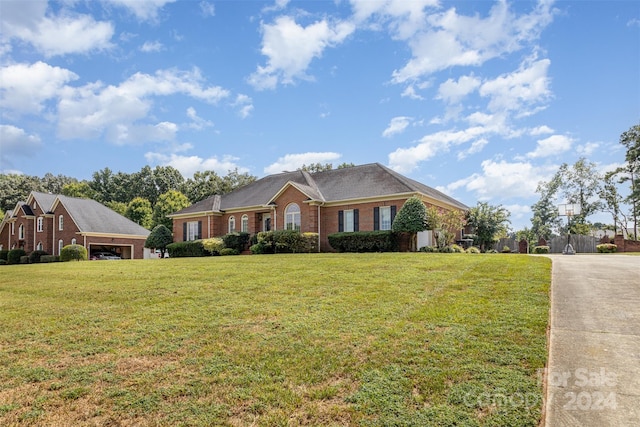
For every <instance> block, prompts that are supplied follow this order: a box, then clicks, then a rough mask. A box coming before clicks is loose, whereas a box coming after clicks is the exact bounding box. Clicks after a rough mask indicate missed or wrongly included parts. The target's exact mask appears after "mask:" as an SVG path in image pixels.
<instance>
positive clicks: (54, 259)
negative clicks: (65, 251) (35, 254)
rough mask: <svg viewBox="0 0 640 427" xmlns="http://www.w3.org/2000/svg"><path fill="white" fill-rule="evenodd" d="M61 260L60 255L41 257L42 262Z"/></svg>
mask: <svg viewBox="0 0 640 427" xmlns="http://www.w3.org/2000/svg"><path fill="white" fill-rule="evenodd" d="M59 261H60V257H59V256H57V255H42V256H41V257H40V262H41V263H45V262H59Z"/></svg>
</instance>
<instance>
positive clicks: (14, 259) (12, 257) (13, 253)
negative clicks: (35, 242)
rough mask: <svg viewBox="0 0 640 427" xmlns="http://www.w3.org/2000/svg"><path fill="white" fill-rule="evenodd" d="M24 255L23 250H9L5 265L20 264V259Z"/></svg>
mask: <svg viewBox="0 0 640 427" xmlns="http://www.w3.org/2000/svg"><path fill="white" fill-rule="evenodd" d="M26 254H27V253H26V252H25V251H24V249H11V250H10V251H9V253H8V254H7V264H20V258H22V257H23V256H25V255H26Z"/></svg>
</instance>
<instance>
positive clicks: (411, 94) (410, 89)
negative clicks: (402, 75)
mask: <svg viewBox="0 0 640 427" xmlns="http://www.w3.org/2000/svg"><path fill="white" fill-rule="evenodd" d="M401 96H402V97H403V98H410V99H417V100H422V99H424V98H423V97H422V96H421V95H420V94H418V93H417V92H416V89H415V87H414V86H413V85H409V86H407V87H406V88H405V89H404V91H402V94H401Z"/></svg>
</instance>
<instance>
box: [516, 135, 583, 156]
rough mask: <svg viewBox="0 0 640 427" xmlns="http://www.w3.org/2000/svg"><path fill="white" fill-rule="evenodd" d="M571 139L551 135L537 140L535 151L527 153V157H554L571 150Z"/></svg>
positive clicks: (564, 136)
mask: <svg viewBox="0 0 640 427" xmlns="http://www.w3.org/2000/svg"><path fill="white" fill-rule="evenodd" d="M572 144H573V139H572V138H570V137H568V136H566V135H552V136H550V137H548V138H545V139H540V140H538V145H537V146H536V149H535V150H533V151H531V152H529V153H527V157H529V158H531V159H536V158H540V157H549V156H555V155H558V154H561V153H564V152H566V151H569V150H570V149H571V145H572Z"/></svg>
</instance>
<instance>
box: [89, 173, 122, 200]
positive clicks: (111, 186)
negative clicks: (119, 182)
mask: <svg viewBox="0 0 640 427" xmlns="http://www.w3.org/2000/svg"><path fill="white" fill-rule="evenodd" d="M89 187H91V189H92V190H93V191H94V192H95V199H96V200H97V201H98V202H100V203H107V202H110V201H112V200H114V199H115V193H116V188H115V182H114V179H113V171H112V170H111V169H109V168H104V169H102V170H99V171H97V172H94V173H93V179H92V180H91V181H90V182H89Z"/></svg>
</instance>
